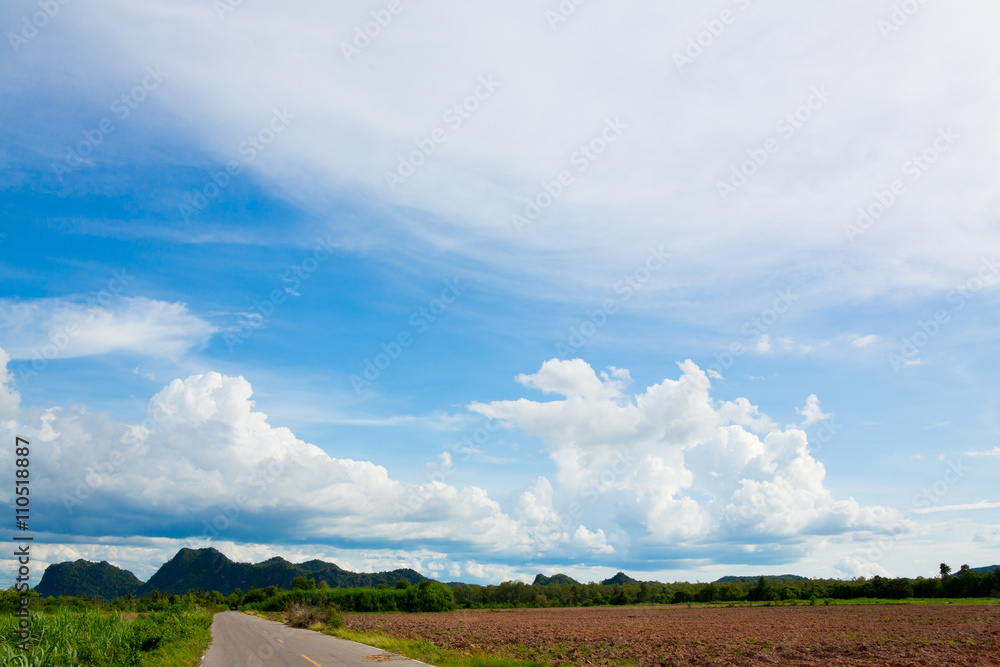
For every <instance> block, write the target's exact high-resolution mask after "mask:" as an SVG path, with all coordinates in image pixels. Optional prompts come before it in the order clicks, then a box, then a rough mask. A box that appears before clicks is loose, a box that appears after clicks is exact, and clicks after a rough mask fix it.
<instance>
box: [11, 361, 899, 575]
mask: <svg viewBox="0 0 1000 667" xmlns="http://www.w3.org/2000/svg"><path fill="white" fill-rule="evenodd" d="M680 367H681V370H682V375H681V377H680V379H678V380H669V379H668V380H664V381H663V382H662V383H661V384H658V385H654V386H652V387H648V388H646V390H645V391H643V392H642V393H639V394H637V395H634V396H626V395H624V394H623V393H622V391H621V387H622V384H623V382H624V379H625V378H627V373H626V372H624V371H621V370H612V371H610V372H609V373H606V374H603V375H602V377H603V379H602V378H600V377H598V374H596V373H595V372H594V371H593V370H592V369H591V368H590V366H589V365H587V364H586V363H584V362H581V361H579V360H577V361H575V362H560V361H556V360H553V361H550V362H546V364H545V365H543V366H542V369H541V370H540V371H539V373H537V374H534V375H526V376H522V377H521V378H520V379H521V381H522V382H523V383H524V384H525V385H526V386H531V387H538V388H542V389H543V390H550V391H559V392H563V393H562V395H563V396H564V397H565V398H563V399H560V400H555V401H550V402H545V403H538V402H533V401H529V400H526V399H521V400H518V401H501V402H497V403H492V404H488V405H486V404H474V405H473V406H472V409H473V410H474V411H476V412H479V413H482V414H486V415H488V416H491V417H497V418H501V419H503V420H504V421H505V422H506V424H507V425H508V426H515V427H518V428H522V429H524V430H526V431H527V432H528V433H529V434H531V435H535V436H537V437H539V438H541V439H542V440H543V441H544V442H545V443H546V445H547V446H548V448H549V452H550V455H551V457H552V459H553V461H554V463H555V465H556V470H557V472H556V476H555V478H554V479H553V480H552V481H550V480H549V479H548V478H547V477H539V478H537V479H535V480H534V481H532V482H531V483H530V484H528V485H527V486H526V487H524V488H523V489H522V490H521V491H520V492H519V493H518V494H517V495H515V496H514V497H513V498H512V500H511V501H510V503H509V507H507V508H506V509H504V507H502V506H501V504H500V503H499V502H497V501H495V500H493V499H491V498H490V497H489V495H488V494H487V493H486V492H485V491H484V490H483V489H480V488H477V487H475V486H467V487H463V488H459V487H456V486H453V485H451V484H449V483H447V482H448V476H447V475H445V476H443V477H441V478H439V477H433V478H432V481H428V482H426V483H423V484H403V483H401V482H399V481H396V480H394V479H392V478H391V477H390V475H389V472H388V470H387V469H386V468H384V467H382V466H380V465H376V464H375V463H372V462H368V461H356V460H351V459H339V458H334V457H331V456H328V455H327V454H326V453H325V452H324V451H323V450H321V449H320V448H319V447H316V446H314V445H312V444H309V443H307V442H304V441H302V440H299V439H298V438H296V437H295V435H294V434H293V433H292V432H291V431H290V430H288V429H287V428H283V427H275V426H272V425H270V424H269V423H268V419H267V416H266V415H264V414H263V413H261V412H258V411H256V410H254V403H253V401H252V400H251V395H252V389H251V386H250V383H249V382H247V381H246V380H245V379H243V378H241V377H235V378H234V377H226V376H223V375H221V374H219V373H205V374H201V375H193V376H191V377H188V378H186V379H184V380H180V379H178V380H174V381H173V382H171V383H170V384H169V385H167V386H166V387H164V388H163V389H162V390H161V391H159V392H158V393H157V394H156V395H155V396H154V397H153V398H152V399H151V401H150V407H149V417H148V418H147V419H146V420H145V421H144V422H142V423H141V424H134V425H127V424H119V423H115V422H113V421H111V420H110V419H109V418H108V417H107V416H105V415H95V414H91V413H89V412H88V411H86V410H85V409H83V408H61V407H53V408H48V409H39V408H30V409H28V410H23V409H22V410H21V411H20V412H19V413H18V414H17V415H15V416H20V417H21V419H20V424H18V425H17V430H18V432H19V433H21V434H22V435H24V436H26V437H28V438H29V439H30V440H32V441H33V442H35V443H36V446H40V447H44V448H45V450H46V451H47V452H48V456H45V457H39V458H38V459H37V460H36V461H34V466H35V467H34V471H33V473H34V475H35V480H36V481H35V488H36V489H37V490H38V498H39V500H38V501H37V503H36V508H37V511H38V512H39V514H42V515H45V516H46V517H47V520H48V522H49V524H50V526H52V530H53V534H55V535H62V536H63V539H64V540H70V541H77V542H81V543H82V542H86V541H87V540H88V536H90V537H89V539H90V540H93V539H94V538H95V537H102V538H108V539H110V538H115V537H116V536H117V539H124V538H127V537H128V536H131V535H136V534H144V535H153V536H156V535H160V536H167V535H171V536H177V535H185V536H187V537H186V538H185V539H186V540H187V541H188V542H190V543H191V544H192V546H203V544H204V543H203V540H202V539H201V538H204V537H212V538H213V539H215V540H216V541H219V540H223V541H226V540H228V541H232V542H234V543H237V544H241V543H242V544H251V543H259V542H261V541H262V540H261V538H262V537H263V536H266V539H268V540H271V541H273V542H274V543H275V544H282V543H287V542H295V543H302V542H310V543H314V544H323V543H328V544H333V543H338V544H340V543H343V542H344V541H345V540H347V541H348V542H350V543H353V544H359V545H361V544H363V545H366V547H367V548H369V549H374V550H378V549H397V550H399V551H401V552H402V553H407V552H408V551H410V550H419V549H421V548H424V547H425V546H426V545H428V544H435V545H442V547H441V550H443V551H446V552H447V553H448V554H449V559H448V560H449V561H453V562H459V561H461V562H466V561H479V560H481V559H482V557H483V556H484V555H486V554H488V555H489V556H490V559H493V560H499V561H501V562H503V561H506V562H508V563H509V562H511V561H524V560H532V559H535V558H545V559H549V560H552V559H557V560H561V561H562V562H572V561H574V560H578V559H579V558H581V557H584V556H586V557H587V558H588V559H589V560H590V561H591V562H594V563H600V562H602V561H603V560H607V559H616V558H644V559H647V560H650V561H651V562H656V561H660V562H661V563H662V562H667V561H669V560H670V559H671V558H681V557H686V558H690V557H693V555H694V554H698V555H699V556H698V557H700V558H705V557H706V555H705V551H704V546H705V545H716V546H717V547H718V545H729V544H733V543H737V544H745V545H750V546H751V547H754V545H768V546H769V547H770V546H771V545H774V544H779V545H780V544H781V543H789V544H791V543H802V542H803V540H806V539H807V538H808V536H809V535H811V534H844V533H853V532H856V531H865V532H868V531H880V530H883V529H885V528H886V526H887V525H890V524H892V525H898V524H900V523H901V522H900V519H899V515H898V513H896V512H893V511H891V510H886V509H884V508H870V507H863V506H861V505H859V504H858V503H857V502H855V501H854V500H853V499H848V500H837V499H834V498H833V497H832V496H831V494H830V492H829V491H828V490H827V489H825V488H824V486H823V479H824V476H825V471H824V469H823V466H822V464H821V463H819V462H818V461H816V460H815V459H813V458H812V457H811V456H810V454H809V452H808V450H807V448H806V436H805V434H804V433H803V432H802V431H798V430H795V429H788V430H782V429H780V428H779V427H778V426H777V425H776V424H775V423H774V422H773V421H772V420H771V419H769V418H768V417H767V416H766V415H763V414H761V413H760V412H759V410H758V409H757V408H756V407H755V406H753V405H752V404H751V403H750V402H749V401H747V400H746V399H744V398H740V399H737V400H735V401H715V400H713V399H712V398H711V397H710V395H709V388H710V385H709V381H708V377H707V375H706V374H705V373H704V372H702V371H701V369H700V368H698V367H697V366H696V365H695V364H693V363H692V362H690V361H687V362H684V363H682V364H680ZM501 415H502V417H501ZM13 426H14V425H13V424H12V423H11V422H9V421H8V422H5V426H4V428H5V430H11V429H12V428H13ZM7 458H9V452H6V451H5V452H0V460H3V459H7ZM451 465H452V462H451V456H450V454H448V453H444V454H442V455H441V458H440V460H439V461H438V462H437V463H436V464H435V466H434V467H435V470H437V469H441V470H448V469H450V467H451ZM213 525H214V526H215V528H214V529H213V528H212V526H213ZM443 545H447V546H443ZM649 550H652V552H650V551H649ZM667 550H669V551H670V554H672V555H669V556H664V555H663V552H665V551H667ZM756 552H757V550H756V548H751V549H750V550H736V551H729V550H728V547H726V548H722V549H719V551H718V553H716V554H712V555H709V556H707V557H708V558H709V559H712V560H715V561H717V562H743V560H742V559H745V558H747V557H748V554H753V553H756ZM650 553H652V555H650ZM435 562H439V565H440V567H439V571H441V572H450V571H451V570H449V569H448V568H450V567H451V565H448V564H447V563H446V562H445V561H442V560H439V561H435Z"/></svg>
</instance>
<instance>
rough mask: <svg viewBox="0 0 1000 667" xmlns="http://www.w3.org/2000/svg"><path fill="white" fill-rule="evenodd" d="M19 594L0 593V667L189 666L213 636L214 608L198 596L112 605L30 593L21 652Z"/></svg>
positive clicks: (196, 662)
mask: <svg viewBox="0 0 1000 667" xmlns="http://www.w3.org/2000/svg"><path fill="white" fill-rule="evenodd" d="M19 595H20V594H18V593H15V592H14V591H0V667H78V666H80V667H90V666H94V667H193V666H194V665H197V664H198V660H199V659H200V658H201V656H202V654H204V652H205V649H206V648H207V647H208V643H209V640H210V638H211V633H210V628H211V625H212V616H213V611H212V610H210V609H207V608H206V607H204V606H202V604H201V601H200V600H198V599H197V597H196V596H182V597H178V598H177V599H176V600H175V601H174V602H173V603H171V601H170V600H169V598H160V597H157V598H155V599H149V598H144V599H133V600H129V601H126V602H123V603H122V604H119V605H112V604H105V603H103V602H100V601H98V600H87V599H85V598H75V597H74V598H65V597H64V598H43V599H39V598H37V597H35V596H34V595H32V600H31V603H30V605H29V609H30V611H31V639H30V641H29V644H28V647H29V651H28V652H27V653H25V652H24V651H22V650H20V649H19V648H17V644H18V642H19V641H20V637H19V636H18V634H17V629H18V619H17V618H16V617H15V616H14V615H13V611H14V609H15V607H16V605H17V604H18V598H19ZM120 607H127V608H128V609H127V610H123V609H121V608H120Z"/></svg>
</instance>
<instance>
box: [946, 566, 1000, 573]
mask: <svg viewBox="0 0 1000 667" xmlns="http://www.w3.org/2000/svg"><path fill="white" fill-rule="evenodd" d="M998 567H1000V565H989V566H987V567H974V568H971V569H972V571H973V572H976V573H978V574H993V570H995V569H997V568H998ZM952 574H954V573H952Z"/></svg>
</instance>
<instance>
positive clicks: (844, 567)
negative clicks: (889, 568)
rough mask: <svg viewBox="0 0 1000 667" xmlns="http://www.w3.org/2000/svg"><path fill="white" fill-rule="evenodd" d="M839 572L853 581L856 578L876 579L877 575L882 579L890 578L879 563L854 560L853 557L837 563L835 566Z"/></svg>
mask: <svg viewBox="0 0 1000 667" xmlns="http://www.w3.org/2000/svg"><path fill="white" fill-rule="evenodd" d="M834 567H835V568H836V569H837V571H838V572H840V573H841V574H843V575H844V576H845V577H847V578H850V579H853V578H855V577H865V578H868V577H874V576H875V575H878V576H881V577H888V576H889V573H888V572H886V570H885V568H883V567H882V566H881V565H879V564H878V563H874V562H872V561H862V560H858V559H857V558H854V557H852V556H845V557H843V558H841V559H840V560H839V561H837V564H836V565H835V566H834Z"/></svg>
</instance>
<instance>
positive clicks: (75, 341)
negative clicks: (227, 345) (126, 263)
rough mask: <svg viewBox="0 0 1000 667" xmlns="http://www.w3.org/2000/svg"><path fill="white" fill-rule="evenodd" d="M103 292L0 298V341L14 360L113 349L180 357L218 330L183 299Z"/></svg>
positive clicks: (74, 355) (58, 356) (50, 357)
mask: <svg viewBox="0 0 1000 667" xmlns="http://www.w3.org/2000/svg"><path fill="white" fill-rule="evenodd" d="M102 296H105V297H107V298H101V299H100V300H98V299H96V298H90V297H80V298H53V299H34V300H29V301H15V300H11V299H4V300H0V345H3V347H4V348H5V349H6V350H7V351H8V353H9V354H10V357H11V358H13V359H30V360H39V359H46V360H47V359H68V358H72V357H84V356H93V355H101V354H108V353H110V352H129V353H131V354H138V355H143V356H153V357H166V358H177V357H179V356H181V355H182V354H184V353H185V352H187V351H188V350H190V349H192V348H198V347H201V346H203V345H205V343H207V342H208V339H209V337H210V336H211V335H212V333H214V332H215V330H216V329H215V328H214V327H213V326H212V325H210V324H209V323H208V322H206V321H204V320H202V319H201V318H200V317H198V316H196V315H193V314H192V313H191V312H190V311H189V310H188V307H187V306H186V305H185V304H183V303H169V302H166V301H158V300H155V299H148V298H145V297H118V296H110V295H108V294H107V293H102Z"/></svg>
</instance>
